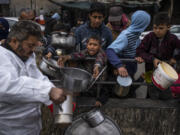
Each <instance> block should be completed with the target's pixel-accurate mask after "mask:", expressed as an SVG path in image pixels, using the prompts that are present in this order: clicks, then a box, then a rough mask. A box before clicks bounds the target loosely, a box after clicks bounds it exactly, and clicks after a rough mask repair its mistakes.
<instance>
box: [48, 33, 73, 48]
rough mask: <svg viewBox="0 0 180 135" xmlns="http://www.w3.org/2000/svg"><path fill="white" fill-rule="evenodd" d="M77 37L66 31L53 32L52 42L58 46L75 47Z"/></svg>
mask: <svg viewBox="0 0 180 135" xmlns="http://www.w3.org/2000/svg"><path fill="white" fill-rule="evenodd" d="M75 43H76V42H75V37H74V36H73V35H70V34H68V33H66V32H54V33H52V41H51V44H52V45H53V46H56V47H57V48H73V47H75Z"/></svg>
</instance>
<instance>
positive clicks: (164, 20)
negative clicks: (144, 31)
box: [153, 12, 171, 26]
mask: <svg viewBox="0 0 180 135" xmlns="http://www.w3.org/2000/svg"><path fill="white" fill-rule="evenodd" d="M153 24H155V25H157V26H158V25H161V24H166V25H170V24H171V21H170V17H169V16H168V13H167V12H159V13H158V14H156V15H155V16H154V20H153Z"/></svg>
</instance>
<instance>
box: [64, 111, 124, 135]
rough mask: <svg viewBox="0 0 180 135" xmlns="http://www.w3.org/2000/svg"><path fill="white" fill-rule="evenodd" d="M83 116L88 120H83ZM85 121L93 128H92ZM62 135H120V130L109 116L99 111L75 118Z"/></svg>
mask: <svg viewBox="0 0 180 135" xmlns="http://www.w3.org/2000/svg"><path fill="white" fill-rule="evenodd" d="M83 116H88V117H87V118H88V119H86V120H85V119H84V118H82V117H83ZM98 116H100V118H98ZM87 121H89V122H91V124H92V123H93V124H95V126H94V127H92V126H91V125H90V124H89V122H87ZM96 122H97V123H96ZM99 122H100V123H99ZM64 135H121V130H120V128H119V126H118V125H117V124H116V122H115V121H114V120H113V119H111V118H110V117H109V116H107V115H105V114H102V113H100V112H99V111H90V112H87V113H84V114H80V115H79V116H77V117H76V118H75V119H74V120H73V122H72V124H71V125H70V126H68V128H67V129H66V130H65V133H64Z"/></svg>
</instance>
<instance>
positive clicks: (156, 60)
mask: <svg viewBox="0 0 180 135" xmlns="http://www.w3.org/2000/svg"><path fill="white" fill-rule="evenodd" d="M159 63H161V61H160V60H159V59H157V58H155V59H154V60H153V64H154V67H155V68H157V66H158V64H159Z"/></svg>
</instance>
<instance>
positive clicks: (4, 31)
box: [0, 18, 9, 41]
mask: <svg viewBox="0 0 180 135" xmlns="http://www.w3.org/2000/svg"><path fill="white" fill-rule="evenodd" d="M8 33H9V23H8V21H7V20H6V19H4V18H0V41H1V40H3V39H6V38H7V36H8Z"/></svg>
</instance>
